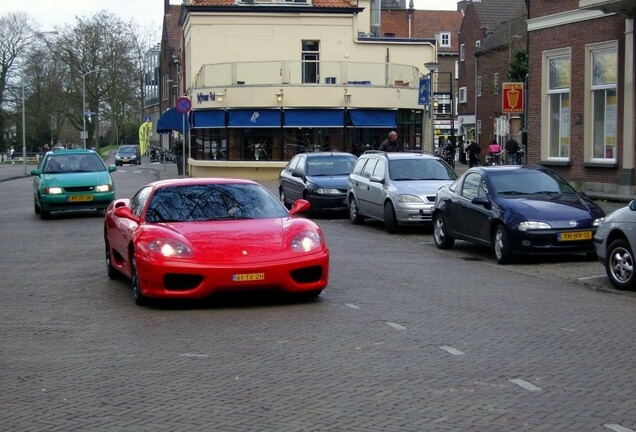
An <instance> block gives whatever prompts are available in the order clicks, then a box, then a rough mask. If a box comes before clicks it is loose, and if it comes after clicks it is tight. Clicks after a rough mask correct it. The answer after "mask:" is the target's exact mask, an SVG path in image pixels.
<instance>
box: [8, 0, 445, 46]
mask: <svg viewBox="0 0 636 432" xmlns="http://www.w3.org/2000/svg"><path fill="white" fill-rule="evenodd" d="M406 2H407V6H408V3H409V0H406ZM170 3H171V4H181V0H170ZM414 4H415V8H416V9H433V10H457V0H415V1H414ZM163 5H164V0H26V1H25V0H22V1H15V0H13V1H11V0H0V16H4V15H6V14H7V13H9V12H17V11H22V12H25V13H27V14H28V15H30V16H31V17H32V18H33V19H34V20H35V21H36V22H37V23H38V24H39V25H40V26H41V28H40V30H41V31H50V30H53V29H54V28H55V27H63V26H64V24H73V23H74V22H75V17H76V16H80V17H84V16H88V17H91V16H92V15H94V14H95V13H96V12H98V11H100V10H103V9H106V10H108V11H109V12H111V13H113V14H114V15H117V16H119V17H120V18H121V19H123V20H124V21H130V20H134V21H135V22H137V23H139V25H140V26H141V27H142V29H144V30H148V32H149V33H150V34H153V33H154V32H155V31H156V32H157V38H161V25H162V19H163Z"/></svg>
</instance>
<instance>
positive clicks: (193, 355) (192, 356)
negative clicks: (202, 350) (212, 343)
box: [179, 353, 210, 358]
mask: <svg viewBox="0 0 636 432" xmlns="http://www.w3.org/2000/svg"><path fill="white" fill-rule="evenodd" d="M179 357H189V358H208V357H210V356H209V355H207V354H194V353H185V354H179Z"/></svg>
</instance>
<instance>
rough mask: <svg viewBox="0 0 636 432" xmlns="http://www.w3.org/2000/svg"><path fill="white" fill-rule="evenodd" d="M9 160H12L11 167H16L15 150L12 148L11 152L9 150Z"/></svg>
mask: <svg viewBox="0 0 636 432" xmlns="http://www.w3.org/2000/svg"><path fill="white" fill-rule="evenodd" d="M9 159H11V165H15V149H14V148H13V146H11V150H9Z"/></svg>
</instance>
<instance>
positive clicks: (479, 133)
mask: <svg viewBox="0 0 636 432" xmlns="http://www.w3.org/2000/svg"><path fill="white" fill-rule="evenodd" d="M477 134H478V135H481V120H477Z"/></svg>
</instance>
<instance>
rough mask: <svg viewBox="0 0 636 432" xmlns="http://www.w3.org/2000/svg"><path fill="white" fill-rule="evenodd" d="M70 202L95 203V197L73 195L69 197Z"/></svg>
mask: <svg viewBox="0 0 636 432" xmlns="http://www.w3.org/2000/svg"><path fill="white" fill-rule="evenodd" d="M68 201H69V202H87V201H93V195H71V196H69V197H68Z"/></svg>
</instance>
